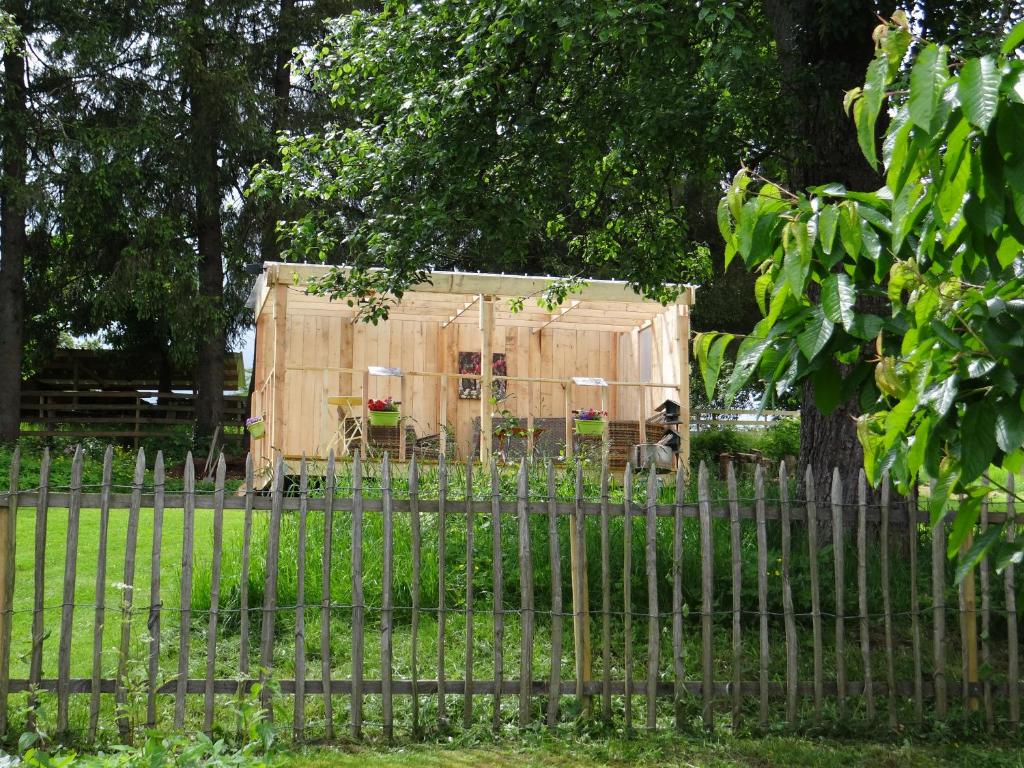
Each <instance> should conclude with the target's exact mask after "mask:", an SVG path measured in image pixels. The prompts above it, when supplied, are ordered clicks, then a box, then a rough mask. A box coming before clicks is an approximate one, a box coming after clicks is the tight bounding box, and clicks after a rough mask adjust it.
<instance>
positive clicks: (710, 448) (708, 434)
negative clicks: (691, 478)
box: [690, 426, 754, 467]
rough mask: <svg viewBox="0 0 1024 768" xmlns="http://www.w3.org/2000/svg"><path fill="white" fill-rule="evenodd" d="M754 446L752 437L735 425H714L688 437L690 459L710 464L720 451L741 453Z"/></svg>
mask: <svg viewBox="0 0 1024 768" xmlns="http://www.w3.org/2000/svg"><path fill="white" fill-rule="evenodd" d="M753 447H754V438H753V437H752V436H751V435H750V434H749V433H745V432H740V431H739V430H737V429H736V428H735V427H724V426H715V427H712V428H710V429H707V430H704V431H702V432H697V433H696V434H694V435H692V436H691V437H690V461H691V462H692V465H693V466H695V467H696V466H697V465H698V463H699V462H701V461H703V462H704V463H705V464H708V465H711V464H714V463H716V462H717V461H718V455H719V454H720V453H743V452H746V451H749V450H751V448H753Z"/></svg>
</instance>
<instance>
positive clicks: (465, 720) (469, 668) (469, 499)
mask: <svg viewBox="0 0 1024 768" xmlns="http://www.w3.org/2000/svg"><path fill="white" fill-rule="evenodd" d="M465 507H466V672H465V677H464V678H463V681H464V683H465V685H464V687H463V697H462V724H463V726H465V727H466V728H469V727H470V725H472V724H473V534H474V530H473V529H474V527H475V526H474V522H475V520H474V516H473V460H472V459H466V503H465Z"/></svg>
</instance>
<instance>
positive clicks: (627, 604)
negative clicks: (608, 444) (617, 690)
mask: <svg viewBox="0 0 1024 768" xmlns="http://www.w3.org/2000/svg"><path fill="white" fill-rule="evenodd" d="M622 483H623V486H624V488H623V489H622V634H623V639H624V641H625V646H626V647H625V648H624V649H623V653H622V666H623V678H624V681H623V683H624V688H625V691H626V698H625V725H626V735H627V736H628V735H629V734H631V733H632V732H633V509H632V501H633V465H632V464H626V474H625V476H624V477H623V481H622Z"/></svg>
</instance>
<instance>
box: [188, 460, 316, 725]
mask: <svg viewBox="0 0 1024 768" xmlns="http://www.w3.org/2000/svg"><path fill="white" fill-rule="evenodd" d="M226 472H227V464H226V462H225V461H224V454H223V453H221V454H220V456H219V458H218V459H217V474H216V479H215V481H214V487H215V489H216V490H215V491H214V497H215V501H214V506H213V559H212V560H211V561H210V615H209V617H208V618H207V625H206V692H205V696H204V700H203V730H204V731H205V732H206V734H207V735H210V734H212V733H213V681H214V680H215V679H216V677H217V620H218V618H219V617H220V574H221V559H222V558H223V553H224V476H225V473H226ZM299 562H300V563H301V562H303V560H302V559H301V557H300V560H299Z"/></svg>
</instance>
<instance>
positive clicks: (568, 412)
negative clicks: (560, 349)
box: [562, 379, 573, 539]
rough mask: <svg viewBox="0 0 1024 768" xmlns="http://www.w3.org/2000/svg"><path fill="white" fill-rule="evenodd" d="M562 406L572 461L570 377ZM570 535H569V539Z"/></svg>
mask: <svg viewBox="0 0 1024 768" xmlns="http://www.w3.org/2000/svg"><path fill="white" fill-rule="evenodd" d="M562 397H563V401H564V404H563V408H562V411H563V413H564V414H565V460H566V461H567V462H568V461H572V456H573V444H572V437H573V421H572V379H568V380H567V381H566V382H565V383H564V384H563V385H562ZM571 538H572V537H570V539H571Z"/></svg>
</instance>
